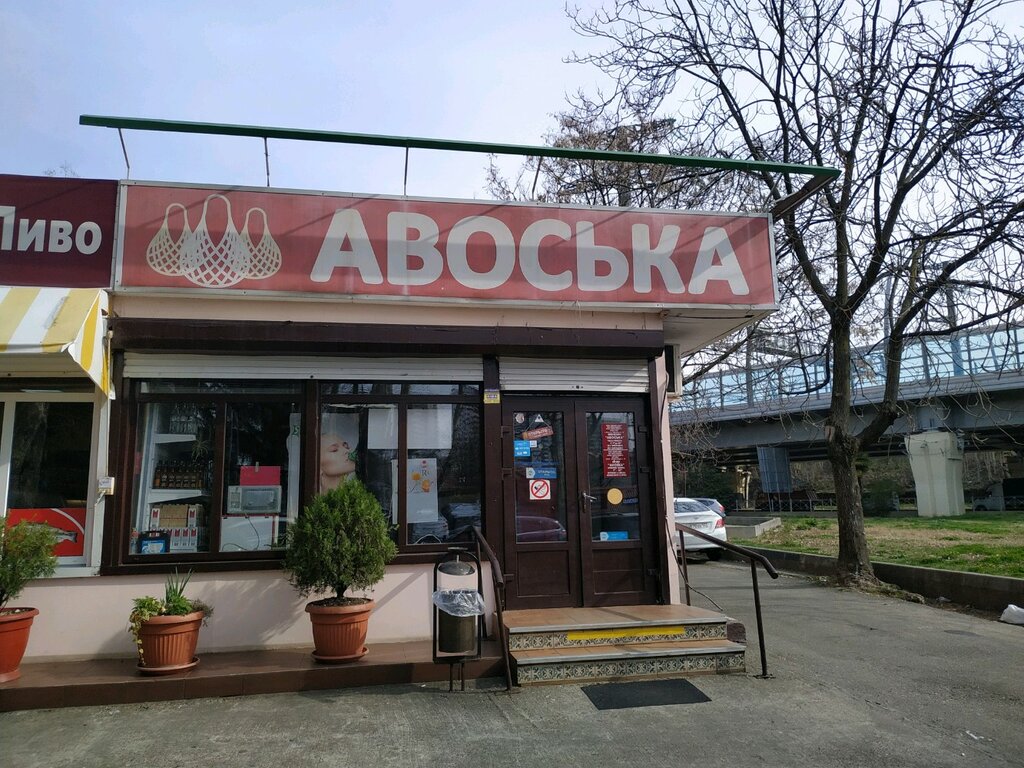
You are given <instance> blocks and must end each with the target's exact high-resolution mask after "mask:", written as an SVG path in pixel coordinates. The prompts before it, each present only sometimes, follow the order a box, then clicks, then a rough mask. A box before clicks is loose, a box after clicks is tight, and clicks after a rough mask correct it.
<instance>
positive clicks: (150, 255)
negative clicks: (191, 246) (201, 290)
mask: <svg viewBox="0 0 1024 768" xmlns="http://www.w3.org/2000/svg"><path fill="white" fill-rule="evenodd" d="M175 208H180V209H181V219H182V224H181V234H180V235H178V236H177V237H176V238H175V237H172V236H171V229H170V227H169V226H168V219H169V218H170V215H171V211H172V210H174V209H175ZM191 234H192V231H191V230H190V229H189V226H188V210H186V208H185V206H184V205H182V204H181V203H171V204H170V205H168V206H167V209H166V210H165V211H164V220H163V223H162V224H161V225H160V229H158V230H157V231H156V234H155V235H153V239H152V240H150V241H149V246H148V247H147V248H146V262H147V263H148V264H149V267H150V269H152V270H153V271H154V272H158V273H160V274H161V275H167V276H169V277H177V276H178V275H180V274H181V249H182V246H183V244H184V243H185V241H186V240H188V238H189V235H191Z"/></svg>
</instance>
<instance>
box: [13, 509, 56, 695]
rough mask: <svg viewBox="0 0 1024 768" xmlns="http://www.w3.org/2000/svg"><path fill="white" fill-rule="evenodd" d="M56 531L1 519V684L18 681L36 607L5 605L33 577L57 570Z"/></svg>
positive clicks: (16, 595)
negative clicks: (10, 524) (11, 523)
mask: <svg viewBox="0 0 1024 768" xmlns="http://www.w3.org/2000/svg"><path fill="white" fill-rule="evenodd" d="M56 546H57V532H56V531H55V530H54V529H53V528H51V527H50V526H48V525H39V524H37V523H30V522H26V521H22V522H20V523H18V524H17V525H13V526H11V527H7V525H5V521H4V520H3V519H0V683H6V682H9V681H10V680H17V679H18V678H19V677H20V676H21V672H20V670H19V669H18V668H19V666H21V659H22V657H23V656H24V655H25V648H26V647H27V646H28V637H29V632H30V631H31V629H32V621H33V620H34V619H35V617H36V616H38V615H39V610H38V609H36V608H22V607H10V608H8V607H7V604H8V602H9V601H11V600H14V599H15V598H17V597H18V595H20V594H21V591H22V590H23V589H24V588H25V585H26V584H27V583H28V582H29V581H31V580H32V579H38V578H41V577H43V576H51V575H53V573H54V571H56V570H57V558H56V557H55V556H54V554H53V548H54V547H56Z"/></svg>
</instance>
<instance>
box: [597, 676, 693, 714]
mask: <svg viewBox="0 0 1024 768" xmlns="http://www.w3.org/2000/svg"><path fill="white" fill-rule="evenodd" d="M583 692H584V693H585V694H587V698H589V699H590V701H591V702H592V703H593V705H594V706H595V707H597V708H598V709H630V708H632V707H661V706H664V705H666V704H700V703H702V702H705V701H711V699H709V698H708V697H707V696H705V695H704V692H703V691H701V690H700V689H699V688H698V687H697V686H695V685H694V684H693V683H691V682H690V681H689V680H684V679H682V678H673V679H670V680H638V681H636V682H633V683H602V684H600V685H585V686H583Z"/></svg>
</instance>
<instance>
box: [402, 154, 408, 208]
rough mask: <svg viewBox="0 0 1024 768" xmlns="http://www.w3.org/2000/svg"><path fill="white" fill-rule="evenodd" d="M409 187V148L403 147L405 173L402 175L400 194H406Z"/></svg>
mask: <svg viewBox="0 0 1024 768" xmlns="http://www.w3.org/2000/svg"><path fill="white" fill-rule="evenodd" d="M408 189H409V148H408V147H406V148H405V174H404V175H403V176H402V196H403V197H405V196H406V195H407V194H408Z"/></svg>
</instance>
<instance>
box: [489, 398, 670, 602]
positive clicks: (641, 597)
mask: <svg viewBox="0 0 1024 768" xmlns="http://www.w3.org/2000/svg"><path fill="white" fill-rule="evenodd" d="M503 416H504V427H503V434H504V435H505V439H504V446H503V452H504V453H503V457H504V461H503V464H502V466H503V468H504V469H503V472H504V478H503V480H504V494H505V495H504V498H505V553H506V554H505V557H506V560H507V561H508V564H507V569H508V571H509V573H511V574H513V578H512V580H511V582H510V584H509V588H508V602H509V607H510V608H552V607H572V606H598V605H627V604H635V603H649V602H653V600H654V597H655V590H656V585H657V576H656V574H655V569H656V563H657V559H656V545H655V540H656V538H657V536H656V534H657V529H656V528H655V527H654V525H655V522H654V521H652V520H650V519H649V517H650V511H649V510H650V503H649V495H650V494H649V489H648V487H647V485H648V483H649V481H650V473H649V472H648V471H647V446H646V437H645V436H646V428H645V426H644V425H645V424H646V421H645V418H646V414H645V411H644V408H643V401H642V400H641V399H639V398H636V399H632V398H631V399H625V398H623V399H617V400H597V399H585V398H579V399H570V398H560V399H555V398H526V397H523V398H508V399H507V400H506V402H505V407H504V411H503Z"/></svg>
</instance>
